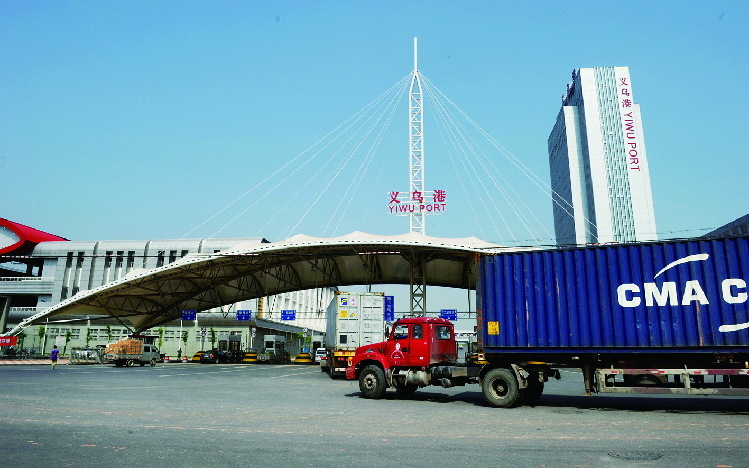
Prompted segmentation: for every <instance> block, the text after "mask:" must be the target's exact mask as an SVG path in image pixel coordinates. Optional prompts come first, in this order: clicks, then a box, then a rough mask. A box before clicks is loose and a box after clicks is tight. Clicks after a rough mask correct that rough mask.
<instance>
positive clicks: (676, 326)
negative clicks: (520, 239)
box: [478, 237, 749, 353]
mask: <svg viewBox="0 0 749 468" xmlns="http://www.w3.org/2000/svg"><path fill="white" fill-rule="evenodd" d="M479 281H480V285H479V288H478V289H479V295H480V303H479V308H480V312H481V314H482V316H481V318H480V328H481V329H482V330H481V337H482V339H483V345H484V350H485V351H501V352H512V351H523V352H527V351H542V352H565V351H568V350H572V351H574V352H580V351H582V352H602V353H607V352H615V351H631V352H648V351H654V350H658V351H661V352H662V351H674V352H693V351H697V352H735V351H741V352H747V347H749V297H748V296H749V295H748V293H749V288H747V283H749V238H747V237H739V238H726V239H711V240H707V239H706V240H693V241H672V242H659V243H645V244H625V245H611V246H596V247H584V248H574V249H566V250H543V251H525V252H516V253H506V254H496V255H489V256H485V257H483V258H482V259H481V263H480V279H479Z"/></svg>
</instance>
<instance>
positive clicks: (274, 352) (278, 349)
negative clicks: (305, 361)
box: [257, 335, 291, 364]
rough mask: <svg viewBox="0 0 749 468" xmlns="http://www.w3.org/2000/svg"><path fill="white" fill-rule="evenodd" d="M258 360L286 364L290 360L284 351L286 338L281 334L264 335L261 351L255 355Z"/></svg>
mask: <svg viewBox="0 0 749 468" xmlns="http://www.w3.org/2000/svg"><path fill="white" fill-rule="evenodd" d="M257 359H258V362H261V363H269V364H287V363H289V362H291V359H290V357H289V353H288V352H286V338H285V337H284V336H283V335H265V337H264V338H263V352H262V353H260V354H258V355H257Z"/></svg>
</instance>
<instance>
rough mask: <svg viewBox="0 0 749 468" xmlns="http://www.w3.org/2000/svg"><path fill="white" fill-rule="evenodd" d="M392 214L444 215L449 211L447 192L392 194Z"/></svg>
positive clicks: (429, 191) (390, 207) (390, 210)
mask: <svg viewBox="0 0 749 468" xmlns="http://www.w3.org/2000/svg"><path fill="white" fill-rule="evenodd" d="M388 210H389V212H390V214H394V215H409V214H413V213H442V212H444V211H446V210H447V191H445V190H427V191H424V192H390V202H389V203H388Z"/></svg>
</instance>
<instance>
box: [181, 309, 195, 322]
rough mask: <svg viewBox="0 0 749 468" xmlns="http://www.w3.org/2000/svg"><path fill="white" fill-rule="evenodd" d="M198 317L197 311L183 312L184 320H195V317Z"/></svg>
mask: <svg viewBox="0 0 749 468" xmlns="http://www.w3.org/2000/svg"><path fill="white" fill-rule="evenodd" d="M197 315H198V312H197V311H196V310H183V311H182V320H195V317H196V316H197Z"/></svg>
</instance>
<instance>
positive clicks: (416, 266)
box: [408, 37, 427, 316]
mask: <svg viewBox="0 0 749 468" xmlns="http://www.w3.org/2000/svg"><path fill="white" fill-rule="evenodd" d="M417 45H418V43H417V38H415V37H414V71H413V74H412V75H411V90H410V92H409V94H410V99H409V106H408V107H409V113H408V117H409V125H408V128H409V149H410V151H409V154H410V157H409V159H410V164H411V170H410V173H411V183H410V188H411V193H410V194H409V196H410V199H411V205H413V204H414V203H415V202H418V203H419V204H423V197H424V195H425V194H424V106H423V100H422V94H421V76H420V75H419V64H418V47H417ZM409 217H410V220H411V232H415V233H418V234H426V229H425V226H424V219H425V218H424V213H423V212H422V211H421V210H414V211H413V212H411V214H410V216H409ZM408 259H409V263H410V264H411V274H410V281H409V282H410V293H411V294H410V296H411V316H424V315H426V305H427V285H426V274H425V264H426V258H424V256H423V255H418V254H415V253H414V254H413V255H410V256H408Z"/></svg>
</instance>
